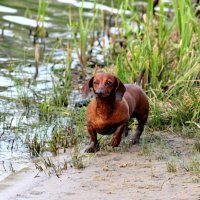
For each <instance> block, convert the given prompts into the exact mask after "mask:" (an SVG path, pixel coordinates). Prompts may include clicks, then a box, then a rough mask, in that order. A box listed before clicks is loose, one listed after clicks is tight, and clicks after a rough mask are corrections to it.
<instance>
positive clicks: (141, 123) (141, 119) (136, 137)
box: [132, 115, 148, 144]
mask: <svg viewBox="0 0 200 200" xmlns="http://www.w3.org/2000/svg"><path fill="white" fill-rule="evenodd" d="M136 118H137V120H138V126H137V128H136V131H135V134H134V136H133V138H132V144H137V143H139V141H140V136H141V135H142V132H143V130H144V125H145V123H146V122H147V118H148V115H143V116H142V117H141V116H137V117H136Z"/></svg>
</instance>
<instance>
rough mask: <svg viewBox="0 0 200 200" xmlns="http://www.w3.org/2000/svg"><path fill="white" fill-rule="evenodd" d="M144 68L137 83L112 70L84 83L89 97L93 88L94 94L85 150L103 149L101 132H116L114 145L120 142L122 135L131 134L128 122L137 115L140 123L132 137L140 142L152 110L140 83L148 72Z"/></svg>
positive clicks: (88, 119) (88, 118)
mask: <svg viewBox="0 0 200 200" xmlns="http://www.w3.org/2000/svg"><path fill="white" fill-rule="evenodd" d="M144 73H145V70H143V71H142V72H141V74H140V76H139V78H138V81H137V83H136V84H123V83H122V82H121V81H120V79H119V78H117V77H116V76H114V75H112V74H110V73H104V72H101V73H96V74H95V75H94V76H93V77H92V78H90V79H89V80H87V81H86V82H85V84H84V85H83V87H82V92H83V94H84V96H85V97H87V96H88V95H89V92H90V88H93V92H94V97H93V99H92V100H91V102H90V103H89V105H88V107H87V110H86V120H87V129H88V132H89V135H90V144H89V145H88V146H87V147H86V149H85V152H87V153H91V152H96V151H98V150H99V144H98V141H97V133H99V134H101V135H108V134H113V138H112V146H113V147H117V146H118V145H119V144H120V141H121V138H122V135H123V134H125V136H127V135H128V123H129V120H130V119H131V118H136V119H137V121H138V126H137V129H136V132H135V135H134V136H133V138H132V144H136V143H139V140H140V136H141V134H142V132H143V129H144V125H145V123H146V122H147V118H148V113H149V103H148V98H147V96H146V94H145V93H144V91H143V90H142V88H141V87H140V83H141V80H142V78H143V76H144Z"/></svg>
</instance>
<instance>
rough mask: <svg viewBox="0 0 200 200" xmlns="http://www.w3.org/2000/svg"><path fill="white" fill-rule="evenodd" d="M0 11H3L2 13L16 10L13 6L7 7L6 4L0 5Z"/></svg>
mask: <svg viewBox="0 0 200 200" xmlns="http://www.w3.org/2000/svg"><path fill="white" fill-rule="evenodd" d="M0 12H3V13H16V12H17V10H16V9H14V8H9V7H7V6H2V5H0Z"/></svg>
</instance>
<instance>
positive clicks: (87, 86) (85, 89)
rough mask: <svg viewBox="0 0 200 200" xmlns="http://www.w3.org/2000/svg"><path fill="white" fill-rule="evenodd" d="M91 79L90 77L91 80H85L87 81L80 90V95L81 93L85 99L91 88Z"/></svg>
mask: <svg viewBox="0 0 200 200" xmlns="http://www.w3.org/2000/svg"><path fill="white" fill-rule="evenodd" d="M93 79H94V77H92V78H90V79H89V80H87V81H86V82H85V83H84V85H83V87H82V89H81V91H82V93H83V96H84V97H85V98H86V97H87V96H88V95H89V93H90V88H91V87H93Z"/></svg>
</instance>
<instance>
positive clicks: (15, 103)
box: [0, 0, 146, 180]
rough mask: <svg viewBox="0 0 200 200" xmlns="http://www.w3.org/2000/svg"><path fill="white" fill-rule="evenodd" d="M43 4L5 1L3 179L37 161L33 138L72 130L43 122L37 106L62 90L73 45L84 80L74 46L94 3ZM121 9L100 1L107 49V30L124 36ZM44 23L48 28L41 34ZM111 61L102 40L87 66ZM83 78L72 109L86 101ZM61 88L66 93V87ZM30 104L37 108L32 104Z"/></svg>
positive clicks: (62, 0) (0, 33)
mask: <svg viewBox="0 0 200 200" xmlns="http://www.w3.org/2000/svg"><path fill="white" fill-rule="evenodd" d="M38 2H40V1H35V0H16V1H13V0H1V1H0V180H2V179H3V178H5V177H6V176H8V175H9V174H10V173H12V172H14V171H17V170H20V169H22V168H23V167H25V166H27V165H28V164H29V163H30V162H31V159H32V156H31V155H30V152H29V150H28V147H27V145H26V140H27V138H29V139H30V138H32V137H33V136H34V135H35V134H38V135H39V136H40V137H43V136H44V135H45V136H47V137H48V136H49V137H50V136H51V133H52V129H53V127H54V126H55V125H57V124H59V125H60V126H66V125H67V123H68V122H69V120H70V119H69V117H65V118H63V117H62V118H59V117H57V118H56V119H55V120H54V121H53V122H51V123H50V124H49V123H48V122H46V121H43V120H41V118H40V113H39V111H38V109H37V107H35V106H34V102H42V101H44V100H46V99H47V98H48V96H50V95H52V93H53V92H54V91H53V90H54V89H55V84H57V85H59V82H60V77H59V74H60V73H56V71H58V72H60V71H61V72H63V71H65V69H66V66H67V65H68V62H67V61H66V57H67V55H68V44H69V43H70V44H71V45H72V47H70V48H71V57H72V59H71V62H70V65H69V66H67V67H69V68H70V69H71V70H72V74H74V75H76V77H77V78H79V77H81V75H80V74H81V63H80V60H79V59H78V55H77V49H78V48H77V46H73V40H74V38H80V32H79V12H80V8H81V7H82V8H83V11H82V12H83V13H82V16H83V17H84V18H86V19H89V20H90V19H91V20H92V18H93V15H94V2H93V1H84V3H82V1H77V0H55V1H50V0H49V1H47V5H46V4H42V6H44V7H43V8H41V9H40V8H39V6H38ZM41 2H42V1H41ZM43 2H44V1H43ZM136 4H137V6H139V7H145V5H146V3H145V2H136ZM119 5H120V1H118V0H113V1H98V3H97V4H95V6H96V10H98V13H99V18H100V17H101V18H100V20H102V21H104V29H103V30H101V29H100V28H101V27H98V26H96V30H95V31H94V33H91V34H93V35H95V36H98V38H101V37H103V36H104V45H105V46H106V47H108V46H109V38H107V37H106V34H105V33H106V28H107V26H109V29H110V30H111V32H112V34H118V31H119V30H118V29H117V28H115V26H114V23H113V24H112V20H110V19H111V17H110V16H111V15H113V14H117V13H120V12H121V11H120V10H119V9H117V8H118V7H119ZM45 6H47V8H45ZM124 12H125V13H126V15H129V14H130V11H129V10H126V11H124ZM42 13H43V14H44V15H45V16H44V15H43V16H42ZM39 15H40V18H39V20H38V16H39ZM102 16H103V17H102ZM97 20H98V18H97ZM113 21H115V20H113ZM41 24H43V25H44V27H45V29H44V31H41V30H40V31H41V32H40V33H38V32H37V31H38V27H41ZM36 27H37V28H36ZM134 28H137V27H134ZM99 29H100V30H99ZM79 50H80V49H78V51H79ZM105 62H106V61H105V60H104V56H103V55H102V51H101V41H100V42H99V41H95V42H94V46H93V49H92V53H91V61H90V63H87V64H88V65H95V63H98V64H99V65H104V64H105ZM72 77H75V76H73V75H72ZM77 78H76V80H75V81H74V82H73V80H72V82H73V84H72V87H73V88H72V90H71V94H70V102H69V105H68V107H73V106H74V104H75V100H76V101H77V100H80V96H81V95H80V93H79V91H78V89H77V88H78V87H77V86H76V85H75V83H77ZM60 87H61V88H62V85H61V84H60ZM27 99H28V101H30V102H33V104H30V103H28V105H26V100H27ZM27 107H28V109H27ZM66 109H67V108H66Z"/></svg>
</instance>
